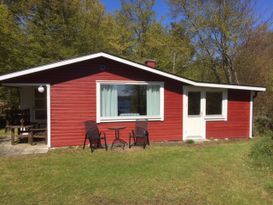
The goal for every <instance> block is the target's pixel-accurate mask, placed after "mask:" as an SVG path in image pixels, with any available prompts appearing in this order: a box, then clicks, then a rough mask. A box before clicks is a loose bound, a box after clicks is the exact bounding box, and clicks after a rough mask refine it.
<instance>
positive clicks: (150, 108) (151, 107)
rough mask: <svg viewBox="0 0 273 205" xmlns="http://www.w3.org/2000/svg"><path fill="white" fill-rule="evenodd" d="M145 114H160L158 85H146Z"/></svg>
mask: <svg viewBox="0 0 273 205" xmlns="http://www.w3.org/2000/svg"><path fill="white" fill-rule="evenodd" d="M147 115H148V116H159V115H160V85H148V86H147Z"/></svg>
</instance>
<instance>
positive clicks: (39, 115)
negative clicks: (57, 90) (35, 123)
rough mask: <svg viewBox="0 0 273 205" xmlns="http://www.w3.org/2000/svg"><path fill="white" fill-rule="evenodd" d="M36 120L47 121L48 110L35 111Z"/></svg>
mask: <svg viewBox="0 0 273 205" xmlns="http://www.w3.org/2000/svg"><path fill="white" fill-rule="evenodd" d="M35 119H36V120H45V119H46V110H35Z"/></svg>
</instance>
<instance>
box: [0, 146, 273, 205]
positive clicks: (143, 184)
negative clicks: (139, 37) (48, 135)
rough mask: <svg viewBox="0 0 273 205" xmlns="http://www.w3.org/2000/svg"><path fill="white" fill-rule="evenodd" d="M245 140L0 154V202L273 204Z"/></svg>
mask: <svg viewBox="0 0 273 205" xmlns="http://www.w3.org/2000/svg"><path fill="white" fill-rule="evenodd" d="M252 144H253V141H241V142H229V143H220V144H213V143H212V144H205V145H183V146H181V145H180V146H179V145H175V146H171V145H168V146H167V145H165V146H159V145H154V146H152V147H151V148H148V149H147V150H142V149H134V150H126V151H108V152H105V151H103V150H99V151H95V153H93V154H91V153H90V150H88V149H87V150H84V151H83V150H81V149H61V150H60V149H59V150H52V151H50V152H49V153H48V154H44V155H31V156H18V157H1V158H0V173H1V174H0V204H21V205H22V204H187V205H190V204H240V205H241V204H259V205H261V204H273V174H272V172H270V171H269V170H263V169H258V168H255V167H253V166H252V165H251V163H250V160H249V157H248V153H249V150H250V147H251V145H252Z"/></svg>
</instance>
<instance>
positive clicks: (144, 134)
mask: <svg viewBox="0 0 273 205" xmlns="http://www.w3.org/2000/svg"><path fill="white" fill-rule="evenodd" d="M137 145H142V146H143V148H144V149H145V148H146V146H147V145H150V141H149V132H148V121H147V120H137V121H136V124H135V129H134V130H132V131H131V133H130V134H129V148H131V147H132V146H137Z"/></svg>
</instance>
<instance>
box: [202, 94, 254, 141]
mask: <svg viewBox="0 0 273 205" xmlns="http://www.w3.org/2000/svg"><path fill="white" fill-rule="evenodd" d="M250 93H251V92H250V91H241V90H228V119H227V121H211V122H206V135H207V138H208V139H211V138H212V139H213V138H217V139H220V138H249V129H250V97H251V96H250Z"/></svg>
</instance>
